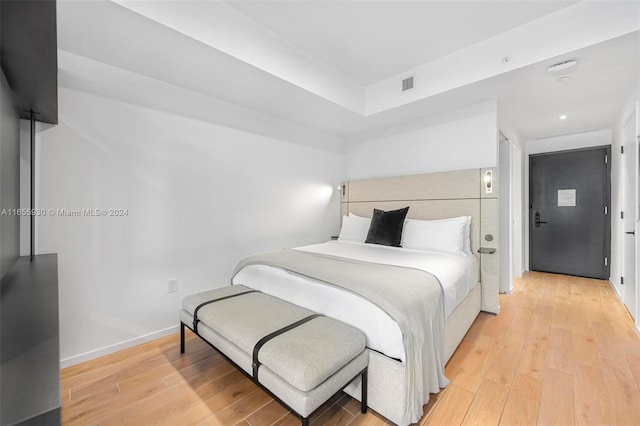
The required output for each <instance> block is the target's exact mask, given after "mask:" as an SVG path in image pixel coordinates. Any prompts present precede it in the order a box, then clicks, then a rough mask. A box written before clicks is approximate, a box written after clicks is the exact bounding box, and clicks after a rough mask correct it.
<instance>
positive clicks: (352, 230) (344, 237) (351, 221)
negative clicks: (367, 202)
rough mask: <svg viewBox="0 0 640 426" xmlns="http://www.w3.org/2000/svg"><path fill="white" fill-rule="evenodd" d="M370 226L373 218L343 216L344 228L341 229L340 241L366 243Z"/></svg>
mask: <svg viewBox="0 0 640 426" xmlns="http://www.w3.org/2000/svg"><path fill="white" fill-rule="evenodd" d="M370 225H371V218H367V217H360V216H356V215H352V214H349V216H342V227H341V228H340V235H339V236H338V241H357V242H359V243H364V240H366V239H367V233H368V232H369V226H370Z"/></svg>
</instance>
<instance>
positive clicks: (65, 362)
mask: <svg viewBox="0 0 640 426" xmlns="http://www.w3.org/2000/svg"><path fill="white" fill-rule="evenodd" d="M179 329H180V326H179V325H175V326H173V327H169V328H165V329H164V330H159V331H154V332H153V333H149V334H145V335H143V336H139V337H134V338H133V339H129V340H125V341H124V342H120V343H116V344H115V345H110V346H105V347H104V348H101V349H96V350H94V351H89V352H85V353H83V354H80V355H74V356H72V357H69V358H65V359H61V360H60V368H66V367H71V366H72V365H75V364H80V363H81V362H85V361H89V360H92V359H95V358H99V357H101V356H104V355H109V354H111V353H114V352H117V351H121V350H123V349H127V348H131V347H133V346H137V345H140V344H142V343H146V342H149V341H151V340H155V339H159V338H161V337H164V336H168V335H169V334H172V333H176V332H178V331H179ZM176 345H177V343H176Z"/></svg>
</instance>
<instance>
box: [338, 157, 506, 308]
mask: <svg viewBox="0 0 640 426" xmlns="http://www.w3.org/2000/svg"><path fill="white" fill-rule="evenodd" d="M487 170H491V172H492V173H493V192H492V193H487V192H486V191H485V184H484V180H483V176H484V174H485V172H486V171H487ZM406 206H409V213H408V215H407V217H408V218H411V219H444V218H448V217H455V216H471V249H472V251H473V253H474V254H476V256H478V259H479V260H480V280H481V282H482V287H483V289H482V309H483V310H485V311H488V312H498V288H499V286H498V255H497V252H496V253H495V254H479V253H478V252H477V251H478V249H479V248H480V247H488V248H495V249H496V250H497V249H498V176H497V169H495V168H491V169H469V170H456V171H451V172H440V173H427V174H421V175H411V176H398V177H389V178H377V179H367V180H358V181H350V182H347V183H345V184H344V191H343V195H342V202H341V214H342V215H345V214H348V213H349V212H351V213H353V214H356V215H359V216H365V217H371V214H372V212H373V209H374V208H378V209H382V210H394V209H399V208H403V207H406ZM487 236H489V237H487ZM489 240H491V241H489Z"/></svg>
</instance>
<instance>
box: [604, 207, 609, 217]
mask: <svg viewBox="0 0 640 426" xmlns="http://www.w3.org/2000/svg"><path fill="white" fill-rule="evenodd" d="M608 214H609V208H608V207H607V206H604V215H605V216H606V215H608Z"/></svg>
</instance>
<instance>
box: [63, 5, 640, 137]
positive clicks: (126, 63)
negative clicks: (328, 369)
mask: <svg viewBox="0 0 640 426" xmlns="http://www.w3.org/2000/svg"><path fill="white" fill-rule="evenodd" d="M123 1H124V0H118V3H116V2H112V1H99V0H98V1H92V2H77V1H64V0H62V1H59V2H58V45H59V48H60V49H61V51H62V52H63V55H61V58H62V60H61V61H60V63H59V66H60V69H61V76H62V78H61V84H63V85H66V86H67V87H70V88H73V89H75V90H84V91H94V92H95V93H98V94H100V95H103V96H110V97H113V98H118V99H123V100H126V101H127V102H137V103H139V104H140V105H143V106H146V107H155V108H158V109H164V110H167V111H170V112H172V113H176V112H177V113H180V111H182V113H185V114H191V115H192V116H194V117H197V118H198V119H205V120H210V121H212V122H217V123H220V124H229V125H232V126H235V127H238V128H240V127H243V126H244V127H245V128H244V129H245V130H248V131H258V130H255V129H257V128H258V127H261V126H262V128H264V126H266V124H265V125H264V126H263V125H262V124H261V125H257V126H256V124H255V123H256V122H257V121H259V122H260V123H263V124H264V123H266V122H267V121H269V117H272V118H273V120H271V121H272V123H271V124H270V126H271V129H272V130H271V131H272V132H273V134H274V135H276V134H278V135H279V134H285V133H287V132H289V133H291V135H292V136H291V139H301V138H300V137H299V134H300V129H301V128H302V127H301V126H306V127H308V128H311V129H313V132H315V133H313V134H314V137H317V139H318V140H320V139H322V136H321V134H322V132H325V134H329V135H331V138H329V139H332V138H334V137H338V138H344V139H357V138H361V137H365V136H366V135H369V136H375V135H378V134H382V133H384V132H388V131H391V129H401V128H402V127H403V126H405V125H407V124H408V123H411V122H412V121H416V120H422V121H425V120H427V121H428V120H430V119H433V120H438V119H439V118H438V117H443V116H449V117H450V116H451V115H452V114H453V115H455V111H456V110H460V111H462V110H464V109H465V108H466V107H469V106H470V105H473V104H477V103H481V102H484V101H487V100H491V99H497V101H498V105H499V107H500V109H501V110H502V111H506V113H507V114H508V115H509V116H510V118H511V120H512V121H513V123H514V125H515V127H516V129H517V131H518V132H519V133H520V134H521V136H522V138H523V139H524V140H529V139H536V138H540V137H546V136H551V135H556V134H561V133H569V132H576V131H580V130H591V129H595V128H611V126H612V125H613V124H614V120H615V118H616V115H617V114H618V113H619V111H620V109H621V107H622V104H623V103H624V101H625V100H626V99H627V97H628V95H629V92H630V90H631V89H632V87H633V86H634V84H635V83H636V82H637V81H638V80H639V79H640V74H639V64H638V62H639V58H640V43H639V39H640V32H638V31H636V32H635V33H631V34H628V35H626V36H622V37H617V38H614V39H610V40H608V41H604V42H596V41H601V40H597V39H596V38H593V39H592V40H593V41H591V42H590V45H588V47H584V48H581V49H578V50H575V51H571V52H566V53H564V54H562V55H560V56H554V57H552V58H548V59H546V60H544V61H541V62H536V63H534V64H531V65H528V66H523V67H520V68H518V69H515V70H512V71H509V72H503V73H502V74H498V75H495V76H493V77H490V78H485V79H484V80H481V81H478V82H476V83H473V84H468V85H465V86H461V87H454V88H451V90H447V91H445V92H443V93H439V94H437V95H435V96H429V97H425V98H422V99H419V100H416V101H413V102H408V103H405V104H404V105H400V106H397V107H394V108H390V109H388V110H386V111H383V112H380V113H376V114H372V115H365V114H363V113H361V112H358V111H357V108H351V107H349V106H348V105H347V104H353V102H354V101H353V100H354V99H355V100H356V101H357V99H358V96H357V95H358V93H363V90H364V89H363V85H365V84H367V83H368V82H371V81H376V80H379V79H384V78H386V77H388V76H390V75H395V74H398V73H402V72H404V71H405V70H407V69H409V68H411V67H415V66H418V65H421V64H424V63H428V62H429V61H433V60H434V59H435V61H437V58H439V57H441V56H442V55H446V54H450V53H451V52H454V51H455V52H460V49H464V48H465V47H466V46H469V45H473V44H474V43H479V42H481V41H482V40H486V39H487V37H494V38H495V37H500V36H501V34H502V35H503V36H504V31H507V30H509V29H511V28H514V27H516V26H519V27H518V28H526V26H527V23H528V22H529V23H531V22H533V21H532V20H536V19H537V21H536V22H539V20H540V19H544V16H545V15H546V14H553V13H554V11H556V12H555V13H557V12H562V13H565V12H566V13H570V12H571V7H568V6H570V5H572V4H573V3H575V2H556V1H553V2H545V1H526V2H518V1H501V2H494V1H471V2H458V1H455V2H431V1H414V2H396V1H384V0H383V1H370V2H369V1H364V2H363V1H351V0H337V1H272V0H266V1H251V2H249V1H233V2H224V3H221V2H216V1H210V0H207V1H205V0H201V1H195V2H192V1H185V0H176V1H174V2H167V1H164V2H162V1H161V2H153V1H151V0H149V1H146V2H132V5H133V6H131V7H128V6H127V5H123V4H121V2H123ZM614 3H616V2H609V3H608V4H610V5H612V6H611V7H612V8H613V7H615V4H614ZM620 3H622V2H620ZM639 4H640V3H639ZM229 5H230V6H229ZM572 7H573V6H572ZM639 10H640V9H639ZM228 11H231V12H232V14H230V15H225V13H227V12H228ZM567 11H568V12H567ZM176 12H180V16H179V17H177V14H176ZM236 15H239V16H236ZM243 19H244V20H243ZM230 22H231V23H230ZM606 22H608V21H606ZM214 23H215V24H216V25H214ZM218 24H219V25H218ZM223 24H226V25H227V27H224V25H223ZM236 24H237V25H236ZM614 24H615V23H614ZM572 25H574V24H572ZM211 26H214V27H215V29H216V31H217V32H212V33H208V32H207V28H208V27H211ZM570 27H571V25H569V26H568V28H570ZM194 29H197V31H195V30H194ZM240 36H242V37H243V39H242V40H241V43H235V45H234V42H237V41H238V39H239V38H240ZM531 37H536V34H531ZM267 39H268V40H267ZM252 40H253V42H252ZM265 40H267V41H268V43H266V42H265ZM425 40H426V41H425ZM217 43H219V44H217ZM224 43H226V44H224ZM585 44H589V43H585ZM289 45H290V46H293V47H294V48H293V49H292V50H287V46H289ZM238 47H241V48H242V49H241V50H242V51H241V50H238ZM270 47H271V48H273V49H274V50H273V54H272V52H271V51H270V50H268V49H269V48H270ZM252 48H253V49H252ZM234 49H236V50H234ZM565 50H566V49H565ZM236 52H238V53H236ZM300 52H302V54H300ZM256 53H258V54H259V56H260V57H259V58H257V56H256ZM500 53H501V52H500ZM511 53H514V52H511ZM515 53H516V54H521V55H522V54H526V53H527V52H515ZM243 54H249V56H243ZM251 55H253V56H252V57H250V56H251ZM305 55H306V56H305ZM309 57H313V58H315V59H313V60H309ZM500 57H501V56H500ZM82 58H87V59H86V60H83V59H82ZM256 58H257V59H256ZM566 59H578V61H579V65H578V69H577V70H576V72H575V73H574V74H573V75H572V76H571V78H570V79H569V80H568V81H567V82H565V83H558V82H557V81H555V80H554V79H552V78H550V77H549V76H548V75H547V73H546V72H545V70H546V68H547V67H548V66H549V65H551V64H553V63H556V62H560V61H562V60H566ZM289 60H290V61H289ZM260 61H262V62H260ZM265 61H266V62H269V61H272V62H278V64H277V65H278V67H280V70H284V71H286V67H287V66H292V67H294V68H295V67H298V68H295V69H294V68H292V69H293V70H294V71H295V72H294V73H292V74H293V75H295V76H298V77H301V79H300V80H297V81H294V80H293V79H288V78H287V77H286V76H285V74H279V73H278V72H277V70H276V69H275V68H269V67H268V65H269V64H266V65H264V66H263V65H261V64H265ZM314 61H315V62H314ZM314 63H315V64H321V66H320V67H316V66H314ZM99 64H103V66H102V67H98V65H99ZM305 67H306V68H305ZM276 68H277V67H276ZM305 69H306V70H309V71H308V72H306V73H305V72H300V70H303V71H304V70H305ZM326 70H329V71H331V70H337V71H336V73H338V74H339V73H342V74H344V75H347V76H350V77H352V78H348V77H347V78H345V79H340V78H339V76H338V77H336V76H337V75H338V74H335V73H334V74H330V78H327V79H323V76H325V74H323V72H324V71H326ZM452 71H457V72H461V70H460V69H458V70H452ZM462 71H464V70H462ZM331 72H333V71H331ZM314 73H315V74H314ZM302 77H311V80H312V83H313V84H320V85H324V88H327V87H328V88H330V89H332V90H334V91H333V93H332V94H331V96H325V95H323V94H321V93H320V91H314V90H312V88H310V87H305V85H304V84H302V83H304V81H303V79H302ZM350 81H351V82H353V85H354V86H353V87H351V86H349V85H348V84H349V82H350ZM301 82H302V83H301ZM336 82H337V84H336ZM329 83H331V84H329ZM344 87H348V88H352V89H353V90H352V91H351V93H350V94H349V99H350V100H349V102H343V103H341V102H339V101H336V99H337V98H338V97H339V95H340V93H339V92H340V90H335V89H340V88H344ZM174 89H175V90H174ZM176 90H181V91H182V92H180V93H182V94H181V95H178V92H177V91H176ZM160 92H162V93H165V94H166V96H164V95H162V94H161V93H160ZM169 93H171V95H169ZM325 93H328V92H327V91H325ZM336 93H337V94H338V95H337V96H334V95H335V94H336ZM162 96H164V97H162ZM332 96H333V98H332ZM205 98H209V99H212V100H215V102H209V101H207V100H206V99H205ZM150 99H156V105H155V106H154V105H152V104H151V103H150ZM194 105H201V106H203V108H204V105H209V107H208V108H210V109H207V108H204V109H202V111H195V109H194ZM224 105H235V106H237V107H238V108H235V107H225V106H224ZM249 110H251V111H255V112H257V113H258V114H259V115H255V114H253V115H252V114H251V113H247V111H249ZM185 111H192V112H191V113H187V112H185ZM233 114H235V115H236V116H237V117H236V116H234V117H231V115H233ZM559 114H567V115H569V120H566V121H564V122H559V121H558V120H557V116H558V115H559ZM222 115H225V118H224V120H222V118H221V116H222ZM249 117H251V118H250V119H249ZM249 122H253V124H252V123H249ZM285 122H288V123H293V125H294V126H298V127H296V129H297V130H295V131H292V130H290V126H287V125H284V124H283V123H285ZM240 123H244V124H240ZM287 129H289V130H287ZM318 132H320V133H318ZM294 134H295V135H296V136H293V135H294Z"/></svg>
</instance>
